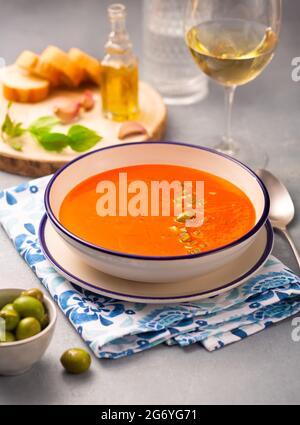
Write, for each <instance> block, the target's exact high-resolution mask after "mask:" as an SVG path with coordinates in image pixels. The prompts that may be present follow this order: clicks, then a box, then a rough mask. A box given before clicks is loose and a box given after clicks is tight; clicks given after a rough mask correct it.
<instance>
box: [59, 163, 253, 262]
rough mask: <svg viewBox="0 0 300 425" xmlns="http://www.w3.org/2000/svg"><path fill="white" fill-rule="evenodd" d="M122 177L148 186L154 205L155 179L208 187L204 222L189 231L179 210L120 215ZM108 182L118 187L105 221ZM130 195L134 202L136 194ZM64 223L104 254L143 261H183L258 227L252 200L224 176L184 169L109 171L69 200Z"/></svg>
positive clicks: (65, 204)
mask: <svg viewBox="0 0 300 425" xmlns="http://www.w3.org/2000/svg"><path fill="white" fill-rule="evenodd" d="M120 173H126V176H127V183H128V186H129V185H130V183H132V182H135V181H142V182H144V183H145V185H146V188H148V189H149V192H148V195H147V196H148V203H149V204H150V202H151V187H152V186H151V182H153V180H155V181H160V182H162V181H165V182H169V183H171V182H173V181H174V180H176V181H179V182H181V183H182V185H183V183H184V182H187V181H192V182H197V181H201V182H204V197H203V206H204V208H203V211H204V221H203V223H202V224H201V225H200V226H199V227H187V226H186V221H185V219H186V218H185V217H184V214H181V215H180V217H179V216H176V215H174V208H172V211H171V214H170V215H169V216H163V214H159V215H158V216H152V215H151V211H150V212H149V214H148V215H146V214H143V215H139V216H132V215H130V214H127V215H125V216H120V214H119V211H120V205H119V194H120V190H121V188H120V181H119V177H120ZM104 181H109V182H112V183H113V184H114V187H115V193H116V197H115V198H116V199H115V203H116V205H117V214H115V215H107V216H100V215H99V213H98V211H97V205H98V202H99V197H100V196H101V195H100V194H99V191H98V190H97V188H98V187H99V183H101V182H104ZM113 193H114V191H112V194H113ZM127 196H128V201H129V200H130V196H134V194H133V193H131V194H127ZM182 197H183V198H184V192H183V196H182ZM161 200H162V197H161V198H160V201H161ZM174 202H176V200H175V201H174V199H173V204H174ZM177 202H178V200H177ZM180 202H181V200H180ZM59 219H60V222H61V224H62V225H63V226H64V227H65V228H66V229H68V230H69V231H70V232H72V233H73V234H75V235H76V236H78V237H80V238H81V239H83V240H85V241H87V242H90V243H92V244H95V245H97V246H99V247H102V248H105V249H109V250H114V251H119V252H123V253H128V254H137V255H144V256H178V255H189V254H197V253H200V252H205V251H209V250H212V249H216V248H220V247H222V246H225V245H228V244H230V243H231V242H233V241H235V240H237V239H239V238H241V237H242V236H243V235H245V234H246V233H247V232H248V231H250V230H251V228H253V226H254V225H255V220H256V216H255V210H254V207H253V205H252V203H251V201H250V200H249V198H248V197H247V195H246V194H245V193H244V192H242V191H241V190H240V189H239V188H238V187H236V186H235V185H233V184H232V183H230V182H228V181H226V180H224V179H222V178H220V177H217V176H214V175H212V174H209V173H206V172H203V171H199V170H196V169H191V168H187V167H181V166H173V165H138V166H131V167H124V168H122V169H116V170H111V171H107V172H104V173H101V174H98V175H95V176H93V177H91V178H89V179H87V180H85V181H83V182H82V183H80V184H79V185H78V186H76V187H75V188H74V189H73V190H71V192H70V193H69V194H68V195H67V196H66V198H65V199H64V201H63V203H62V206H61V209H60V214H59Z"/></svg>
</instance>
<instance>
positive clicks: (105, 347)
mask: <svg viewBox="0 0 300 425" xmlns="http://www.w3.org/2000/svg"><path fill="white" fill-rule="evenodd" d="M48 181H49V177H44V178H41V179H38V180H34V181H32V182H29V183H25V184H21V185H19V186H17V187H15V188H11V189H8V190H5V191H3V192H0V222H1V224H2V225H3V227H4V229H5V231H6V232H7V234H8V236H9V237H10V239H11V240H12V242H13V243H14V245H15V247H16V249H17V251H18V252H19V254H20V255H21V256H22V257H23V258H24V260H25V261H26V263H27V264H28V265H29V266H30V267H31V269H32V271H33V272H34V273H35V274H36V275H37V277H38V278H39V279H40V281H41V282H42V284H43V285H44V286H45V287H46V288H47V290H48V291H49V293H50V294H51V296H52V297H53V298H54V300H55V301H56V302H57V304H58V305H59V307H60V308H61V310H62V311H63V313H64V314H65V315H66V317H67V318H68V319H69V320H70V322H71V323H72V324H73V326H74V327H75V329H76V331H77V332H78V333H79V334H80V335H81V337H82V338H83V340H84V341H85V342H86V343H87V344H88V346H89V347H90V348H91V350H92V351H93V352H94V353H95V355H96V356H97V357H99V358H109V359H116V358H120V357H124V356H129V355H132V354H134V353H138V352H141V351H143V350H146V349H149V348H152V347H154V346H156V345H158V344H161V343H166V344H168V345H174V344H178V345H180V346H182V347H185V346H188V345H190V344H195V343H197V344H199V345H201V346H204V347H205V348H206V349H207V350H209V351H213V350H216V349H218V348H222V347H224V346H225V345H228V344H230V343H233V342H236V341H239V340H241V339H243V338H245V337H247V336H249V335H252V334H254V333H256V332H259V331H261V330H263V329H265V328H267V327H268V326H270V325H272V324H273V323H276V322H279V321H281V320H283V319H285V318H288V317H290V316H292V315H294V314H296V313H298V312H299V311H300V279H299V278H298V277H297V276H296V275H295V274H294V273H293V272H291V271H290V270H288V269H287V268H286V267H285V266H284V265H283V264H282V263H280V262H279V261H278V260H276V259H275V258H271V259H270V260H269V261H268V263H267V264H266V265H265V267H264V268H263V269H262V270H261V271H260V273H259V275H256V276H255V277H253V278H251V279H250V280H249V281H248V282H246V283H244V284H243V285H241V286H240V287H239V288H237V289H234V290H231V291H230V292H227V293H226V294H223V295H220V296H217V297H214V298H210V299H207V300H204V301H199V302H193V303H183V304H179V305H146V304H137V303H136V304H135V303H129V302H123V301H118V300H114V299H111V298H105V297H101V296H98V295H95V294H93V293H91V292H88V291H84V290H82V289H80V288H78V287H76V286H74V285H72V284H71V283H70V282H68V281H66V280H65V279H64V278H63V277H62V276H60V275H59V274H58V273H57V272H56V271H55V270H54V269H53V267H52V266H51V264H50V263H49V262H48V261H47V260H46V259H45V257H44V255H43V253H42V252H41V249H40V246H39V241H38V237H37V231H38V227H39V223H40V220H41V218H42V216H43V214H44V213H45V210H44V204H43V194H44V190H45V186H46V185H47V183H48Z"/></svg>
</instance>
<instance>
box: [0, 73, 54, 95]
mask: <svg viewBox="0 0 300 425" xmlns="http://www.w3.org/2000/svg"><path fill="white" fill-rule="evenodd" d="M1 80H2V86H3V95H4V97H5V98H6V99H7V100H9V101H12V102H22V103H23V102H24V103H35V102H40V101H42V100H44V99H45V98H46V97H47V96H48V94H49V90H50V84H49V81H47V80H44V79H42V78H38V77H35V76H32V75H30V74H29V73H28V72H26V71H24V70H22V69H21V68H19V67H18V66H16V65H11V66H8V67H7V68H6V69H5V70H4V71H3V73H2V74H1Z"/></svg>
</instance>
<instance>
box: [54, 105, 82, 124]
mask: <svg viewBox="0 0 300 425" xmlns="http://www.w3.org/2000/svg"><path fill="white" fill-rule="evenodd" d="M80 108H81V104H80V103H79V102H74V101H73V102H72V101H68V102H65V103H62V104H60V105H59V106H55V107H54V113H55V115H56V116H57V117H58V118H59V119H60V120H61V122H62V124H70V123H71V122H73V121H75V120H77V119H79V117H80Z"/></svg>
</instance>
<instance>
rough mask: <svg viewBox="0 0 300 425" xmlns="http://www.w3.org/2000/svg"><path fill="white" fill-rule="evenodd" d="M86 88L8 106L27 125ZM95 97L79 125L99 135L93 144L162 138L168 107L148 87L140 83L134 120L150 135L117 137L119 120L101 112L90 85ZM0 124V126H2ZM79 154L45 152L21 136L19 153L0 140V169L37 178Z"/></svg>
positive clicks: (1, 102) (0, 103) (2, 104)
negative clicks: (111, 119)
mask: <svg viewBox="0 0 300 425" xmlns="http://www.w3.org/2000/svg"><path fill="white" fill-rule="evenodd" d="M84 90H86V88H85V89H79V90H72V91H71V90H55V92H53V93H52V95H51V96H50V97H48V98H47V99H46V100H44V101H43V102H39V103H36V104H28V103H27V104H21V103H14V104H13V106H12V108H11V116H12V118H13V120H14V121H20V122H22V123H23V124H24V126H28V125H29V124H30V123H31V122H32V121H34V120H35V119H37V118H40V117H42V116H45V115H53V108H54V106H55V105H57V104H58V103H59V101H60V100H63V99H65V98H66V97H68V98H78V95H80V93H81V92H82V91H84ZM91 90H93V91H94V93H95V97H96V106H95V108H94V109H93V110H92V111H90V112H86V113H84V114H83V118H82V119H80V121H79V124H82V125H85V126H87V127H89V128H91V129H93V130H95V131H97V132H98V134H100V135H101V136H102V137H103V139H102V141H101V142H99V143H98V144H97V146H95V147H94V149H99V148H101V147H106V146H111V145H116V144H121V143H125V142H129V141H130V142H132V141H144V140H147V139H148V140H159V139H160V138H162V136H163V133H164V130H165V127H166V122H167V110H166V106H165V104H164V102H163V99H162V97H161V96H160V95H159V93H158V92H157V91H155V90H154V89H153V88H152V87H151V86H149V85H148V84H146V83H144V82H140V113H139V116H138V117H137V118H136V121H138V122H139V123H141V124H142V125H143V126H144V127H145V128H146V129H147V131H148V133H149V137H146V136H135V137H131V138H128V139H126V141H124V140H123V141H122V140H120V139H118V133H119V128H120V126H121V124H120V123H116V122H112V121H110V120H107V119H105V118H104V117H103V116H102V113H101V95H100V92H99V89H96V88H94V87H93V88H91ZM0 93H1V94H0V123H1V124H2V122H3V120H4V116H5V112H6V106H7V101H6V99H5V98H4V97H3V95H2V88H1V90H0ZM1 124H0V126H1ZM67 129H68V126H63V127H61V128H59V127H57V130H58V131H62V132H66V131H67ZM78 155H79V154H77V153H76V152H74V151H72V150H71V149H70V148H66V149H65V150H64V151H63V152H62V153H53V152H47V151H45V150H44V149H43V148H42V147H40V146H39V145H38V144H37V143H36V142H35V141H33V140H32V139H31V138H30V137H27V136H25V137H24V149H23V151H22V152H17V151H15V150H13V149H12V148H11V147H10V146H8V145H7V144H5V143H4V142H3V141H2V140H0V170H3V171H7V172H9V173H13V174H19V175H23V176H30V177H40V176H44V175H48V174H51V173H53V172H55V171H56V170H57V169H58V168H60V167H61V166H63V165H64V164H66V163H67V162H69V161H70V160H72V159H74V158H76V157H77V156H78Z"/></svg>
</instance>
